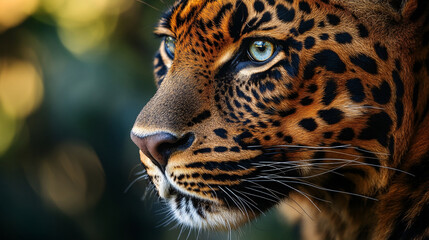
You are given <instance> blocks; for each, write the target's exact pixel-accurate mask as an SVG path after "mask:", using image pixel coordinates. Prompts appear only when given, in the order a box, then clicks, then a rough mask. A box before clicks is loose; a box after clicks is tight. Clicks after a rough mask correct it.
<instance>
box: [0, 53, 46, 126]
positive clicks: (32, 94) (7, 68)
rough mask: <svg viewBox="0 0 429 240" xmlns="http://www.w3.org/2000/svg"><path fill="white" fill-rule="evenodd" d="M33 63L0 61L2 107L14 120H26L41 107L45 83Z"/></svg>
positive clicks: (16, 60)
mask: <svg viewBox="0 0 429 240" xmlns="http://www.w3.org/2000/svg"><path fill="white" fill-rule="evenodd" d="M39 71H40V70H37V69H36V67H35V66H34V64H33V63H31V62H29V61H24V60H18V59H0V106H1V108H2V109H3V111H4V112H5V113H6V114H7V115H9V117H12V118H15V119H17V118H24V117H27V116H28V115H29V114H31V113H32V112H33V111H34V110H35V109H37V107H38V106H39V105H40V103H41V101H42V97H43V83H42V79H41V75H40V73H39Z"/></svg>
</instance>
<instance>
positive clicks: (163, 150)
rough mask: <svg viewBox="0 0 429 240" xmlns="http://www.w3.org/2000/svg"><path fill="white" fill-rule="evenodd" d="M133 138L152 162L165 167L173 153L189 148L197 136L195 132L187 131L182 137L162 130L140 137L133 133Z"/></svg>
mask: <svg viewBox="0 0 429 240" xmlns="http://www.w3.org/2000/svg"><path fill="white" fill-rule="evenodd" d="M131 139H132V140H133V142H134V143H135V144H136V145H137V146H138V147H139V148H140V150H141V151H142V152H143V153H144V154H145V155H146V156H147V157H149V158H150V159H151V160H152V162H154V163H155V164H156V165H158V166H159V167H160V168H161V169H163V168H164V167H165V166H166V165H167V161H168V158H169V157H170V156H171V154H173V153H174V152H176V151H180V150H185V149H187V148H189V147H190V146H191V145H192V143H193V142H194V139H195V137H194V134H193V133H187V134H185V135H183V136H182V137H181V138H177V137H176V136H174V135H173V134H170V133H167V132H160V133H156V134H153V135H149V136H146V137H139V136H137V135H135V134H133V133H131Z"/></svg>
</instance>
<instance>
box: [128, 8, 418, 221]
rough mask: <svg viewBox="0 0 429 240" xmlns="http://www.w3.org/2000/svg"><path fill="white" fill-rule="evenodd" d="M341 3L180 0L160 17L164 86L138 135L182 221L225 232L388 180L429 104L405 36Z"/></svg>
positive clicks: (154, 178)
mask: <svg viewBox="0 0 429 240" xmlns="http://www.w3.org/2000/svg"><path fill="white" fill-rule="evenodd" d="M343 3H344V1H328V0H282V1H274V0H238V1H231V0H218V1H205V0H188V1H186V0H184V1H178V2H177V3H176V4H175V5H174V6H173V7H172V8H171V9H170V10H169V11H167V12H166V13H165V14H164V15H163V17H162V18H161V20H160V22H159V25H158V27H157V28H156V31H155V32H156V34H157V35H160V36H161V37H162V38H163V40H162V42H161V45H160V49H159V51H158V53H157V54H156V56H155V60H154V66H155V78H156V84H157V86H158V90H157V92H156V94H155V95H154V96H153V98H152V99H151V100H150V101H149V102H148V103H147V105H146V106H145V107H144V108H143V110H142V111H141V113H140V114H139V116H138V117H137V120H136V122H135V125H134V127H133V129H132V132H131V137H132V138H133V140H134V142H135V143H136V144H137V145H138V146H139V148H140V155H141V162H142V163H143V165H144V167H145V168H146V170H147V174H148V176H149V177H150V179H151V182H152V183H153V184H154V185H155V187H156V189H157V192H158V193H159V196H160V197H161V198H164V199H165V200H166V201H167V202H168V204H169V206H170V208H171V211H172V212H173V214H174V216H175V217H176V219H177V220H178V221H179V222H181V223H183V224H185V225H189V226H194V227H204V228H214V229H227V228H230V227H236V226H239V225H241V224H243V223H245V222H248V221H250V220H251V219H253V218H255V217H257V216H258V215H260V214H261V213H263V212H265V211H266V210H268V209H270V208H272V207H273V206H275V205H277V204H279V203H281V202H282V201H284V200H285V199H288V198H289V196H290V195H291V194H297V195H300V196H301V197H303V198H305V199H307V200H309V201H310V202H312V203H313V206H314V207H315V208H317V206H318V204H319V203H320V204H323V202H324V201H330V202H336V201H337V199H342V200H344V199H346V200H350V199H352V198H353V199H354V198H358V199H361V198H363V199H365V200H368V199H369V200H371V199H375V195H376V194H377V192H378V191H379V189H383V187H385V186H386V185H387V184H388V179H389V177H390V176H391V175H392V174H394V173H395V172H396V170H395V168H396V167H397V166H398V164H399V156H400V155H402V153H403V152H404V151H405V148H406V145H407V143H408V142H409V136H407V135H406V134H405V133H406V132H407V131H409V130H410V128H411V127H412V125H411V124H410V122H413V121H414V119H415V118H416V116H415V114H412V109H420V108H422V107H423V106H420V105H421V104H420V103H419V101H417V100H415V101H414V103H413V100H412V95H413V92H414V91H416V90H415V87H414V85H413V84H406V82H407V81H413V80H412V79H411V80H410V71H411V70H410V69H411V66H410V65H411V63H408V62H409V59H408V58H409V54H408V53H407V50H406V49H404V48H402V44H403V42H401V41H400V40H397V39H396V38H394V36H393V35H394V34H393V33H392V34H388V33H386V31H385V29H384V28H383V26H376V25H377V24H369V21H368V19H367V18H366V16H365V14H366V12H359V11H354V10H353V8H354V5H353V4H355V5H356V4H357V3H355V2H354V1H352V3H349V4H343ZM383 6H385V5H380V6H379V8H382V7H383ZM389 13H390V12H389ZM386 15H387V14H386ZM392 16H393V17H392V18H393V19H395V16H396V15H392ZM411 30H412V29H409V31H411ZM395 34H396V33H395Z"/></svg>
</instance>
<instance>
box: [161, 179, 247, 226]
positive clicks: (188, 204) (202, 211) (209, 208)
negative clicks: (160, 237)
mask: <svg viewBox="0 0 429 240" xmlns="http://www.w3.org/2000/svg"><path fill="white" fill-rule="evenodd" d="M168 192H169V195H168V196H166V197H165V198H164V200H165V201H166V202H167V204H168V207H169V209H170V212H171V215H172V216H174V218H175V219H176V221H177V222H178V223H179V224H182V225H186V226H190V227H193V228H199V229H200V228H203V229H213V230H228V229H231V228H235V227H238V226H240V225H242V224H243V223H244V222H247V221H250V219H253V218H254V217H255V216H254V215H253V214H250V213H247V212H246V213H244V212H243V211H242V210H241V211H240V210H236V209H233V208H230V207H229V206H226V205H225V204H222V203H218V202H215V201H213V200H208V199H203V198H200V197H195V196H193V195H191V194H188V193H185V192H183V191H181V190H178V189H176V188H175V187H173V186H170V188H169V189H168Z"/></svg>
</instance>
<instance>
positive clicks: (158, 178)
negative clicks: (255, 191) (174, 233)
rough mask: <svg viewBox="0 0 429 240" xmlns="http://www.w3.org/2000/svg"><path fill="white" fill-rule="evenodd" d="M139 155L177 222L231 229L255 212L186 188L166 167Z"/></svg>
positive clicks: (212, 228)
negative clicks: (170, 175)
mask: <svg viewBox="0 0 429 240" xmlns="http://www.w3.org/2000/svg"><path fill="white" fill-rule="evenodd" d="M140 159H141V162H142V163H143V166H149V167H147V168H146V171H147V173H148V175H149V176H150V178H151V180H152V181H151V182H152V183H153V184H154V186H155V188H156V191H157V193H158V195H159V197H160V198H161V199H162V200H163V202H165V203H166V204H167V207H168V208H169V215H170V216H172V218H174V220H176V221H177V222H178V224H180V225H184V226H189V227H192V228H196V229H211V230H231V229H235V228H237V227H239V226H241V225H243V224H245V223H246V222H250V221H251V220H252V219H254V218H256V217H257V216H258V215H257V214H256V213H255V211H254V210H250V209H246V208H245V207H244V206H243V207H242V208H239V209H238V208H233V207H232V206H231V205H230V204H229V203H226V202H222V201H220V200H217V199H211V198H208V197H207V198H206V197H202V196H200V195H196V194H194V193H192V192H188V191H187V190H186V189H183V188H181V187H180V186H178V184H176V182H175V181H174V179H172V178H171V177H169V174H168V171H166V172H163V171H161V170H160V169H159V168H158V167H156V166H151V165H153V163H152V162H151V160H150V159H149V158H148V157H146V156H145V155H144V154H143V153H142V152H140Z"/></svg>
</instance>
